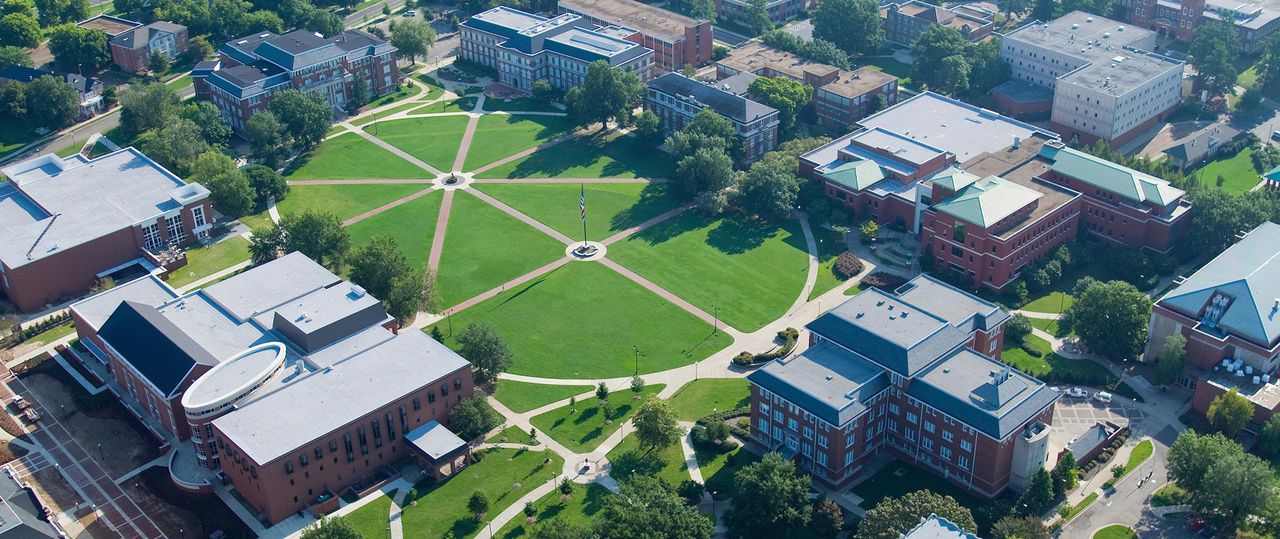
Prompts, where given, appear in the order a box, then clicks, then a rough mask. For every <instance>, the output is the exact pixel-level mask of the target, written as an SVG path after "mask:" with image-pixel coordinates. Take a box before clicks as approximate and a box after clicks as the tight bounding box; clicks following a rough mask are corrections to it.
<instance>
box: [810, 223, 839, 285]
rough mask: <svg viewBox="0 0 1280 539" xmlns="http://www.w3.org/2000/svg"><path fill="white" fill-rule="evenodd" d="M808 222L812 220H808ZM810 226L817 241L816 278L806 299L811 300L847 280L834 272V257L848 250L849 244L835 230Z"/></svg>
mask: <svg viewBox="0 0 1280 539" xmlns="http://www.w3.org/2000/svg"><path fill="white" fill-rule="evenodd" d="M810 224H813V222H812V221H810ZM812 228H813V239H814V241H816V242H818V280H817V281H814V283H813V290H812V291H811V292H809V298H808V301H813V298H816V297H818V296H821V295H822V294H824V293H826V292H827V291H828V290H831V289H832V288H835V287H837V286H840V284H841V283H843V282H845V281H847V280H848V279H845V278H844V277H843V276H841V275H838V274H836V270H835V268H836V257H837V256H840V254H841V253H843V252H845V251H848V250H849V244H848V243H847V242H845V240H844V238H842V237H840V235H839V234H836V233H835V232H832V231H830V230H827V229H825V228H821V227H817V226H814V227H812Z"/></svg>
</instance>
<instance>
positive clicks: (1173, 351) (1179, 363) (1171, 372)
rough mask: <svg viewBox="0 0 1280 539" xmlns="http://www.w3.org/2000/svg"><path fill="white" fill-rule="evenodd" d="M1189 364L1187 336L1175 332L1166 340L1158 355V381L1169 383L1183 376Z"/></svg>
mask: <svg viewBox="0 0 1280 539" xmlns="http://www.w3.org/2000/svg"><path fill="white" fill-rule="evenodd" d="M1186 364H1187V338H1186V337H1183V336H1182V334H1181V333H1174V334H1173V335H1170V336H1168V337H1167V338H1165V340H1164V348H1163V349H1162V350H1160V355H1158V356H1156V375H1155V376H1156V383H1157V384H1161V385H1168V384H1172V383H1174V382H1176V381H1177V380H1178V377H1179V376H1182V370H1183V369H1185V368H1186Z"/></svg>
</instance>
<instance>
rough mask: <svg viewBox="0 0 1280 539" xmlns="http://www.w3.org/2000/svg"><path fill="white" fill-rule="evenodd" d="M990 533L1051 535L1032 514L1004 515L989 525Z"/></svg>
mask: <svg viewBox="0 0 1280 539" xmlns="http://www.w3.org/2000/svg"><path fill="white" fill-rule="evenodd" d="M1068 454H1069V453H1068ZM991 534H992V535H994V536H995V539H1050V538H1051V537H1053V534H1052V533H1050V531H1049V528H1047V527H1045V525H1044V522H1042V521H1041V520H1040V519H1039V518H1038V517H1034V516H1026V517H1013V516H1009V517H1004V518H1002V519H1000V520H997V521H996V523H995V524H993V525H992V526H991Z"/></svg>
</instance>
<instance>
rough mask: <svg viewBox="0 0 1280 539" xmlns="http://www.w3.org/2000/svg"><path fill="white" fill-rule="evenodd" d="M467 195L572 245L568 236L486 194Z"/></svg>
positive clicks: (470, 190) (474, 193) (478, 192)
mask: <svg viewBox="0 0 1280 539" xmlns="http://www.w3.org/2000/svg"><path fill="white" fill-rule="evenodd" d="M467 193H469V194H471V195H472V196H474V197H476V198H478V199H480V200H483V201H485V202H486V203H488V204H489V205H490V206H493V207H495V208H498V209H499V210H502V212H503V213H506V214H507V215H510V216H512V217H515V218H516V219H519V220H520V222H522V223H524V224H526V225H529V226H531V227H533V228H534V229H536V230H537V231H538V232H541V233H543V234H546V235H548V236H551V237H552V238H555V239H556V241H559V242H560V243H563V244H565V245H572V244H573V243H574V240H573V238H570V237H569V236H566V235H564V234H561V233H560V231H558V230H556V229H554V228H551V227H549V226H547V225H544V224H542V221H539V220H537V219H534V218H532V217H529V216H528V215H525V214H523V213H521V212H520V211H519V210H517V209H515V208H512V207H511V206H508V205H506V204H505V203H503V202H502V201H501V200H498V199H496V198H493V197H491V196H489V195H488V194H485V193H484V192H481V191H478V190H475V189H468V190H467Z"/></svg>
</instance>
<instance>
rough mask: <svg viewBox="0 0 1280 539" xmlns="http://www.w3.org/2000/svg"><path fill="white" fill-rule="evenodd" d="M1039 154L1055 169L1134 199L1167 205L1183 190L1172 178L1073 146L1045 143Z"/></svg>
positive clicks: (1179, 195) (1135, 200)
mask: <svg viewBox="0 0 1280 539" xmlns="http://www.w3.org/2000/svg"><path fill="white" fill-rule="evenodd" d="M1040 155H1041V156H1042V157H1044V158H1046V159H1049V160H1051V161H1053V167H1052V169H1053V171H1054V172H1057V173H1059V174H1063V175H1066V176H1070V177H1072V178H1075V179H1077V180H1080V181H1082V182H1085V183H1087V184H1089V185H1093V186H1095V187H1098V188H1100V189H1105V190H1107V191H1110V192H1112V193H1115V194H1117V195H1120V196H1122V197H1125V198H1127V199H1129V200H1132V201H1134V202H1151V203H1153V204H1157V205H1160V206H1166V205H1168V204H1169V203H1171V202H1173V201H1175V200H1177V199H1178V198H1179V197H1181V196H1182V195H1183V194H1184V191H1183V190H1181V189H1178V188H1177V187H1174V186H1172V185H1169V182H1167V181H1165V180H1162V179H1160V178H1157V177H1155V176H1152V175H1150V174H1144V173H1142V172H1138V171H1136V170H1133V169H1131V168H1128V167H1124V166H1121V165H1118V164H1116V163H1112V162H1111V161H1107V160H1106V159H1102V158H1099V157H1094V156H1092V155H1089V154H1087V153H1084V152H1082V151H1079V150H1075V149H1072V148H1066V147H1063V148H1054V147H1052V146H1049V145H1045V146H1044V148H1042V149H1041V150H1040Z"/></svg>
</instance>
